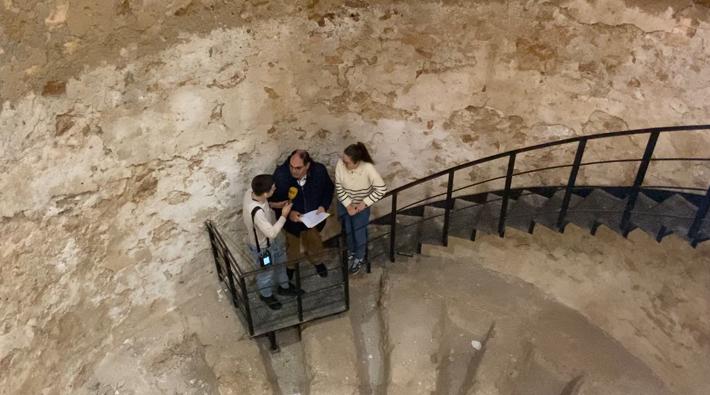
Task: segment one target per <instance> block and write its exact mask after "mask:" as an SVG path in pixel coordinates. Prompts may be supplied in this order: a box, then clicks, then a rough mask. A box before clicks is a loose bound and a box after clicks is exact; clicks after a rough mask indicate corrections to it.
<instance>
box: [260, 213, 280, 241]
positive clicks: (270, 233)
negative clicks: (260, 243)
mask: <svg viewBox="0 0 710 395" xmlns="http://www.w3.org/2000/svg"><path fill="white" fill-rule="evenodd" d="M285 223H286V218H285V217H284V216H279V219H278V221H276V222H275V223H274V224H273V225H271V223H269V219H268V218H266V213H264V210H258V211H257V212H256V214H254V225H255V226H256V228H257V229H259V231H260V232H261V233H262V234H263V235H264V236H266V237H268V238H269V239H275V238H276V236H278V234H279V232H281V228H283V226H284V224H285Z"/></svg>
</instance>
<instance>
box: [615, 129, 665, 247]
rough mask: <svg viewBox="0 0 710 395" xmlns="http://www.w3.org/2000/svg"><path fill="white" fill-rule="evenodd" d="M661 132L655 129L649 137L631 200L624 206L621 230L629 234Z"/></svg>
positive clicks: (631, 193)
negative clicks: (642, 185) (632, 216)
mask: <svg viewBox="0 0 710 395" xmlns="http://www.w3.org/2000/svg"><path fill="white" fill-rule="evenodd" d="M659 134H660V132H659V131H654V132H652V133H651V135H650V136H649V137H648V143H647V144H646V150H645V151H644V153H643V158H642V159H641V164H639V169H638V171H637V172H636V179H634V185H633V186H632V187H631V192H630V193H629V200H627V201H626V207H625V208H624V214H623V216H622V217H621V224H620V226H621V231H622V232H623V233H624V234H627V233H628V231H629V222H630V220H631V211H633V209H634V207H635V206H636V199H638V195H639V191H640V190H641V184H643V180H644V178H645V177H646V171H647V170H648V165H649V163H651V157H652V156H653V151H654V150H655V149H656V143H657V142H658V136H659Z"/></svg>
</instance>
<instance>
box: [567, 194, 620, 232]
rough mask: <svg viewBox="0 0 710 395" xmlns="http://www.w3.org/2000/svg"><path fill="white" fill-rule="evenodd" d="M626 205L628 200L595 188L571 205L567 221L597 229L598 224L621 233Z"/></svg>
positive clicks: (593, 229)
mask: <svg viewBox="0 0 710 395" xmlns="http://www.w3.org/2000/svg"><path fill="white" fill-rule="evenodd" d="M625 207H626V200H623V199H619V198H617V197H615V196H613V195H611V194H610V193H607V192H604V191H603V190H601V189H595V190H593V191H592V192H591V193H590V194H589V195H587V196H586V197H585V198H583V199H582V200H581V201H580V202H579V203H577V204H575V205H574V206H572V205H570V207H569V209H568V210H567V214H566V216H565V222H569V223H573V224H576V225H577V226H579V227H582V228H584V229H587V230H590V231H592V232H594V231H596V228H597V226H598V225H600V224H603V225H605V226H607V227H608V228H610V229H612V230H614V231H616V232H618V233H621V228H620V224H621V217H622V215H623V213H624V209H625Z"/></svg>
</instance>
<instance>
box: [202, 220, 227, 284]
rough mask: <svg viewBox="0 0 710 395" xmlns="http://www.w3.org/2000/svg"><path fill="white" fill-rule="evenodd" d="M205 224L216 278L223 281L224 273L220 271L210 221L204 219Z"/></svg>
mask: <svg viewBox="0 0 710 395" xmlns="http://www.w3.org/2000/svg"><path fill="white" fill-rule="evenodd" d="M205 226H206V227H207V234H208V235H209V237H210V246H211V247H212V257H213V258H214V265H215V267H216V268H217V278H219V280H220V281H224V273H222V267H221V266H220V265H219V255H218V254H217V245H216V242H215V241H214V230H212V224H211V222H210V221H206V222H205Z"/></svg>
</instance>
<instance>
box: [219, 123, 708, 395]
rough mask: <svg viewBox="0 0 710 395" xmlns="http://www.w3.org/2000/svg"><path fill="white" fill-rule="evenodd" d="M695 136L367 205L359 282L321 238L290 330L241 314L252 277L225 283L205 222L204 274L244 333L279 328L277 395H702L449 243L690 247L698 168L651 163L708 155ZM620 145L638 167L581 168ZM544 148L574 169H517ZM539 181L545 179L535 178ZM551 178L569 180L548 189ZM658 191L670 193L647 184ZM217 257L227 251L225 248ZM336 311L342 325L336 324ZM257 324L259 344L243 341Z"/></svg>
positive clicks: (450, 178) (417, 187)
mask: <svg viewBox="0 0 710 395" xmlns="http://www.w3.org/2000/svg"><path fill="white" fill-rule="evenodd" d="M708 130H710V126H708V125H697V126H679V127H668V128H653V129H643V130H631V131H621V132H610V133H604V134H598V135H591V136H581V137H576V138H571V139H567V140H561V141H556V142H550V143H545V144H540V145H536V146H532V147H526V148H522V149H518V150H513V151H509V152H505V153H500V154H497V155H493V156H491V157H487V158H482V159H478V160H475V161H472V162H470V163H466V164H462V165H459V166H456V167H453V168H450V169H447V170H445V171H442V172H439V173H436V174H432V175H430V176H428V177H425V178H422V179H420V180H417V181H414V182H412V183H409V184H406V185H403V186H401V187H399V188H396V189H394V190H392V191H391V192H389V193H388V195H387V197H386V198H385V199H383V200H382V201H381V202H378V205H377V207H375V212H376V213H377V212H379V213H383V215H379V216H377V215H376V218H375V219H373V220H372V221H371V223H370V225H369V231H370V241H369V243H368V261H367V262H368V266H367V270H366V271H367V272H368V273H370V274H369V275H363V276H359V277H357V278H354V279H351V278H350V277H349V276H348V275H347V270H345V262H344V253H343V243H342V239H341V237H340V236H336V237H333V238H331V239H329V240H328V241H327V242H326V244H328V245H330V246H331V247H334V248H333V249H332V250H330V251H329V253H328V254H330V255H328V256H324V258H323V259H324V261H326V262H327V265H328V266H329V269H330V271H331V276H330V280H328V281H327V283H325V282H318V281H317V277H316V276H315V273H311V272H312V269H309V268H306V267H303V268H300V265H299V272H298V275H297V278H296V281H297V282H298V285H299V286H301V287H302V288H303V289H304V290H306V296H304V297H303V299H302V298H301V297H298V298H294V300H292V301H291V302H292V303H291V304H292V307H291V308H290V309H289V307H287V306H288V303H287V304H285V306H286V308H285V309H284V311H286V312H282V313H281V314H282V315H283V317H290V318H288V319H285V321H284V319H279V320H280V321H279V320H273V319H271V318H269V317H270V314H272V313H269V312H268V311H266V310H264V309H262V311H261V313H260V314H262V315H263V317H262V318H261V319H257V318H255V317H256V316H255V315H254V313H252V312H250V311H249V310H250V302H249V301H251V308H252V309H253V308H254V306H255V303H256V302H255V298H254V297H252V296H249V295H255V291H256V290H254V289H249V288H250V287H253V284H252V281H249V272H248V270H247V271H246V272H243V271H242V270H241V269H236V268H235V269H234V271H235V272H236V273H230V271H232V269H231V268H232V266H233V265H234V266H238V263H234V264H226V265H225V263H224V259H225V258H224V255H225V253H224V251H222V252H220V251H216V250H220V248H216V249H215V245H219V244H220V243H219V242H216V240H217V241H218V239H221V235H219V232H218V231H217V230H216V227H215V226H214V225H213V224H211V223H210V224H209V225H208V228H210V237H211V241H212V243H213V250H215V262H216V263H217V271H218V273H219V274H220V279H222V280H223V282H224V283H225V284H226V285H227V288H228V290H230V292H231V293H232V295H233V302H234V304H235V306H236V307H237V310H238V312H239V315H240V316H242V319H243V322H244V323H245V326H249V328H250V330H249V332H250V333H251V334H252V335H254V336H257V335H263V334H266V335H268V338H269V339H270V341H271V342H270V343H271V348H272V349H277V348H278V347H277V346H276V342H275V333H276V331H277V330H280V333H281V334H280V336H281V349H282V353H281V354H272V355H271V356H270V357H268V361H267V363H268V364H269V365H270V366H271V369H270V371H271V372H272V373H273V375H274V377H273V380H272V381H273V382H275V383H278V386H277V387H278V388H280V391H285V392H294V393H295V392H301V391H304V388H305V391H306V392H310V393H392V394H396V393H402V394H405V393H406V394H411V393H450V394H499V393H500V394H560V395H571V394H597V393H598V394H610V393H618V394H631V393H639V394H641V393H643V394H665V393H682V392H684V393H698V394H700V393H702V391H703V390H702V389H701V388H695V387H693V386H692V385H691V387H683V386H680V387H677V386H675V384H674V383H671V384H669V383H668V380H665V378H666V377H659V376H658V375H657V374H656V372H654V371H652V370H651V369H650V368H649V367H648V366H647V365H646V364H645V363H644V362H643V361H641V360H639V359H638V358H637V357H636V356H634V355H632V354H631V353H629V352H628V351H627V350H626V349H625V348H624V347H623V345H621V344H619V343H618V342H616V341H615V340H614V339H612V338H610V336H609V335H608V334H606V333H604V331H602V330H601V329H599V328H597V327H595V326H594V325H592V324H590V322H588V321H587V320H586V319H585V318H584V317H583V316H581V315H580V314H579V313H577V312H575V311H574V310H572V309H569V308H567V307H565V306H563V305H561V304H559V303H557V302H556V301H554V300H550V299H549V297H547V296H546V295H544V294H543V293H541V292H540V290H539V289H536V288H535V287H533V286H531V285H530V284H527V283H524V282H522V281H520V280H519V279H516V278H511V277H509V276H505V275H501V274H500V273H495V272H492V271H489V270H486V269H484V268H482V267H479V266H476V265H475V262H465V259H464V258H462V256H461V255H458V256H457V254H455V253H454V249H453V247H451V246H449V244H450V243H452V242H455V244H457V245H458V246H459V247H460V246H461V245H462V243H474V244H475V243H476V240H477V239H478V238H480V237H481V236H482V235H489V236H485V237H490V235H495V236H496V237H497V236H500V237H504V236H505V235H506V231H508V230H510V229H514V230H515V231H516V232H518V231H519V232H526V233H531V234H532V233H535V232H537V230H539V229H541V228H545V229H546V232H549V231H554V232H559V233H563V232H565V230H566V229H568V228H569V226H570V225H573V226H574V228H575V232H577V233H578V232H579V230H584V231H587V232H589V233H591V234H592V235H594V234H596V233H597V232H598V231H599V230H600V229H602V228H605V231H606V232H609V231H611V232H615V233H617V234H618V237H620V238H623V237H628V236H629V234H630V233H631V232H632V231H634V230H637V229H638V230H640V231H642V232H644V233H647V234H648V235H650V236H651V237H652V239H654V240H656V241H658V242H661V241H662V240H664V238H666V237H668V236H669V235H675V236H676V237H678V238H680V239H682V240H685V241H686V242H687V243H688V244H689V246H690V247H693V248H695V247H697V246H698V245H699V244H700V243H703V242H705V241H707V240H709V239H710V214H709V213H708V211H709V210H708V208H709V206H710V188H708V184H707V174H708V173H707V172H706V171H707V170H703V171H698V164H700V166H701V167H702V166H704V165H707V164H708V162H710V155H707V156H708V157H702V156H698V157H675V156H663V155H661V154H659V152H664V149H660V150H659V149H657V147H658V145H659V144H658V143H659V141H663V139H668V140H669V141H671V140H673V139H676V138H678V139H683V138H686V136H691V137H690V138H691V140H692V139H696V140H695V141H707V140H703V139H704V138H707V136H706V134H707V131H708ZM698 136H699V137H698ZM620 138H624V139H627V138H632V139H635V141H637V142H638V141H640V140H639V139H642V140H644V143H643V144H642V151H643V153H642V155H641V157H638V158H636V157H633V158H616V159H599V160H596V159H597V158H594V157H592V158H591V160H590V159H586V160H585V153H589V151H591V150H589V146H591V145H593V144H594V143H596V142H599V141H605V140H606V141H615V140H614V139H620ZM698 139H699V140H698ZM617 141H618V140H617ZM668 144H669V142H667V141H663V143H662V146H663V147H665V146H667V145H668ZM702 148H705V149H706V150H707V151H710V147H702ZM545 150H556V151H557V152H563V150H566V151H567V152H573V153H574V159H573V161H572V162H571V163H559V164H554V165H552V166H542V167H535V166H533V167H530V166H527V164H525V161H524V160H523V157H533V158H534V157H536V154H538V153H542V152H543V151H545ZM516 162H517V163H516ZM496 163H498V164H500V163H503V166H500V165H495V164H496ZM538 163H539V162H538ZM668 163H672V164H674V165H675V166H676V167H674V169H675V170H674V172H673V173H672V174H667V175H662V174H661V175H660V176H659V175H658V174H655V175H652V173H653V171H658V169H662V168H663V166H662V165H663V164H668ZM659 164H660V165H661V166H657V165H659ZM690 164H693V165H692V166H691V165H690ZM488 165H492V166H490V167H492V168H493V169H495V170H502V173H503V174H493V176H492V177H488V178H485V179H480V177H475V176H472V174H477V172H473V171H472V170H473V169H482V168H484V167H485V166H488ZM609 165H621V166H632V167H633V171H632V172H631V173H630V174H631V177H630V178H631V179H630V180H629V181H630V182H628V183H626V184H624V183H615V184H613V185H597V184H594V183H592V182H589V181H590V180H591V179H593V177H590V176H589V174H586V173H585V171H586V169H590V168H594V167H604V166H609ZM678 169H680V170H681V172H678ZM684 170H687V171H686V172H685V174H683V171H684ZM551 171H554V172H556V173H557V178H555V177H550V179H546V178H545V177H546V176H542V175H549V174H550V172H551ZM560 171H562V172H565V173H564V174H565V176H564V178H565V179H566V182H564V183H557V184H555V183H554V182H553V181H554V180H555V179H559V172H560ZM478 173H481V174H483V173H486V172H483V171H481V172H478ZM486 174H487V173H486ZM590 174H591V173H590ZM530 175H535V176H537V175H541V176H540V177H537V178H533V179H532V180H533V182H530V179H529V178H525V177H529V176H530ZM610 175H611V174H610ZM524 178H525V179H524ZM610 178H613V177H610ZM521 179H524V180H522V181H521ZM659 179H665V180H670V181H671V182H669V183H668V185H657V184H654V183H652V182H649V180H652V181H655V180H659ZM460 180H463V181H460ZM683 184H686V185H683ZM422 196H424V198H422ZM571 237H574V236H571ZM585 240H588V239H585ZM586 242H589V241H586ZM222 244H225V245H224V247H225V250H228V249H229V248H227V247H228V246H227V245H226V244H229V243H224V242H222ZM336 247H337V248H336ZM235 248H238V247H232V249H235ZM464 248H466V247H464ZM601 248H603V246H602V247H601ZM338 252H339V254H338ZM227 254H230V251H227ZM232 259H233V258H232ZM235 261H236V260H235ZM220 262H222V263H220ZM469 263H472V264H469ZM232 276H233V277H234V279H230V278H231V277H232ZM230 281H231V282H232V283H233V284H231V285H230V284H229V282H230ZM472 284H477V286H476V287H475V288H472V286H471V285H472ZM240 290H241V292H240ZM474 290H475V291H474ZM463 299H465V300H464V301H462V300H463ZM452 301H453V302H452ZM245 306H246V309H245V308H244V307H245ZM346 310H349V314H345V315H343V314H340V313H342V312H343V311H346ZM452 311H454V312H453V313H452ZM264 317H266V318H264ZM270 319H271V320H270ZM316 319H319V320H318V321H314V320H316ZM255 320H256V321H258V322H260V324H259V325H261V329H260V330H259V331H254V329H253V328H254V325H255V323H254V322H255ZM289 320H290V321H289ZM310 321H313V322H310ZM294 350H296V351H294ZM294 361H295V362H294ZM706 362H708V363H710V361H706ZM294 370H295V372H296V373H294ZM288 372H290V373H288ZM701 380H702V379H701ZM304 383H305V384H304ZM709 384H710V383H709ZM679 388H682V389H681V390H679ZM709 388H710V387H709ZM678 391H681V392H678Z"/></svg>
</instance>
